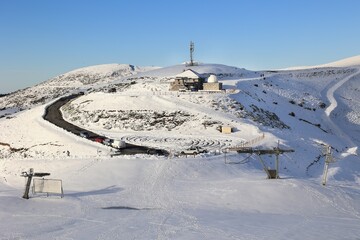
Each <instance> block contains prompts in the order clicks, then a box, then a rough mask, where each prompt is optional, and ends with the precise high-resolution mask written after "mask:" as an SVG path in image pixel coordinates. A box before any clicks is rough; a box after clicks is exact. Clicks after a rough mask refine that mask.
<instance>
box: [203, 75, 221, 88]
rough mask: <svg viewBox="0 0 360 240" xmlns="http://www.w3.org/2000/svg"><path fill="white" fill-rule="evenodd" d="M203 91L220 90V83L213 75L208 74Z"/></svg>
mask: <svg viewBox="0 0 360 240" xmlns="http://www.w3.org/2000/svg"><path fill="white" fill-rule="evenodd" d="M203 89H204V90H205V91H220V90H222V83H219V82H218V80H217V77H216V76H215V75H210V76H209V77H208V79H207V82H206V83H204V84H203Z"/></svg>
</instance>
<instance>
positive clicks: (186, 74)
mask: <svg viewBox="0 0 360 240" xmlns="http://www.w3.org/2000/svg"><path fill="white" fill-rule="evenodd" d="M175 77H176V78H191V79H199V78H201V77H202V76H201V74H200V73H197V72H195V71H194V70H192V69H188V70H186V71H184V72H182V73H180V74H178V75H176V76H175Z"/></svg>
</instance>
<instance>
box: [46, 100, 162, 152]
mask: <svg viewBox="0 0 360 240" xmlns="http://www.w3.org/2000/svg"><path fill="white" fill-rule="evenodd" d="M82 95H83V94H80V93H79V94H73V95H71V96H67V97H62V98H60V99H59V100H57V101H56V102H54V103H53V104H51V105H49V106H48V107H47V108H46V111H45V115H44V119H45V120H47V121H49V122H51V123H53V124H55V125H56V126H58V127H60V128H63V129H65V130H67V131H69V132H71V133H73V134H75V135H78V136H79V137H80V132H83V131H85V132H88V133H89V141H91V139H95V138H97V137H104V136H101V135H99V134H97V133H94V132H91V131H88V130H87V129H84V128H81V127H79V126H76V125H74V124H71V123H69V122H67V121H65V120H64V118H63V116H62V114H61V111H60V108H61V107H62V106H63V105H64V104H66V103H67V102H69V101H71V100H73V99H75V98H78V97H80V96H82ZM104 138H105V137H104ZM99 144H100V143H99ZM119 154H124V155H132V154H154V155H168V152H167V151H165V150H161V149H154V148H148V147H143V146H138V145H134V144H129V143H126V147H125V148H122V149H121V151H120V153H119Z"/></svg>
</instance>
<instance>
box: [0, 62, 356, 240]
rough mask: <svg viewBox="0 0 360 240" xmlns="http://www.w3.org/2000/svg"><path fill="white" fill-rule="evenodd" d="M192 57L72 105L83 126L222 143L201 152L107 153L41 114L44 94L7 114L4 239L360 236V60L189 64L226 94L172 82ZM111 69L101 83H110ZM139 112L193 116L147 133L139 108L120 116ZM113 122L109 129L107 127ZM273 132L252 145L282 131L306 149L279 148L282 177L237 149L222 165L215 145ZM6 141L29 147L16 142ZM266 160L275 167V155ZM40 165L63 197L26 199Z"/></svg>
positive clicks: (1, 137)
mask: <svg viewBox="0 0 360 240" xmlns="http://www.w3.org/2000/svg"><path fill="white" fill-rule="evenodd" d="M113 67H117V66H113ZM104 68H105V69H106V70H104ZM109 68H112V65H110V66H97V67H91V68H87V69H82V70H79V71H81V72H83V74H85V75H86V74H87V73H88V72H92V73H93V74H94V72H96V71H105V72H108V71H110V70H111V69H110V70H109ZM184 68H186V66H184V65H177V66H172V67H167V68H161V69H157V70H152V71H149V72H141V73H137V74H133V75H131V76H128V77H130V78H131V80H132V81H134V82H135V84H132V85H130V86H129V87H128V88H126V89H124V90H123V91H118V92H116V93H107V92H98V91H94V92H92V93H88V94H85V95H84V96H81V97H79V98H77V99H75V100H73V101H72V102H70V103H69V104H68V105H67V106H64V107H63V108H62V112H63V115H64V117H65V118H66V119H68V120H69V121H72V122H73V123H74V124H77V125H81V126H83V127H85V128H87V129H89V130H93V131H95V132H98V133H102V134H104V135H107V136H109V137H113V138H122V139H125V140H126V141H128V142H131V143H136V144H140V145H145V146H151V147H159V148H166V149H168V150H171V151H172V152H175V151H177V150H178V149H180V148H182V149H186V148H187V147H189V146H191V145H199V146H202V147H204V148H207V149H209V150H211V152H210V153H206V154H200V155H198V156H196V157H188V158H186V157H173V156H169V157H164V156H151V155H134V156H116V157H110V149H109V148H108V147H105V146H103V145H101V144H98V143H95V142H91V141H88V140H86V139H83V138H80V137H77V136H75V135H73V134H71V133H69V132H66V131H65V130H62V129H59V128H58V127H56V126H54V125H52V124H51V123H49V122H46V121H45V120H43V119H42V115H43V113H44V110H45V107H46V104H41V105H39V106H37V107H32V108H31V109H27V110H24V111H21V112H18V113H11V114H10V115H9V116H8V118H5V117H4V118H0V128H1V131H0V143H3V144H2V145H1V144H0V156H1V160H0V221H1V222H2V224H1V225H0V239H357V238H358V236H360V229H359V227H358V226H359V225H360V200H359V199H360V198H359V196H360V187H359V183H360V180H359V179H360V178H359V176H360V174H359V173H360V161H359V160H360V159H359V156H358V147H359V143H360V139H359V137H358V136H360V134H354V133H359V131H360V130H359V124H357V123H358V122H357V120H356V116H357V115H358V114H359V109H358V104H357V103H359V100H360V99H359V96H360V95H359V94H358V89H360V85H359V68H358V67H352V68H347V67H345V68H338V67H337V68H329V67H326V68H319V69H306V70H296V71H295V70H293V71H281V72H252V71H248V70H244V69H239V68H235V67H229V66H224V65H218V64H201V65H199V66H195V67H194V68H192V69H194V71H197V72H199V73H201V74H204V73H205V74H210V73H213V74H216V75H217V77H218V79H219V81H220V82H222V83H223V85H224V86H225V87H226V89H227V91H226V92H223V93H216V94H210V93H206V92H199V93H187V92H186V93H177V92H170V91H168V88H169V82H170V81H171V79H173V77H174V76H175V75H177V74H179V73H181V72H182V71H183V69H184ZM353 68H356V70H353ZM111 71H113V70H111ZM262 74H264V76H262ZM104 79H105V77H104V78H103V79H100V80H99V83H96V82H94V83H92V87H94V88H96V87H99V86H103V85H104V84H105V83H104V81H105V80H104ZM123 80H124V78H122V77H121V78H118V79H113V80H111V83H116V82H117V81H118V82H121V81H123ZM64 81H65V80H64ZM67 81H71V80H70V79H68V80H67ZM105 82H106V81H105ZM64 83H66V82H64ZM98 84H99V85H98ZM99 89H100V88H99ZM30 90H31V89H30ZM290 101H293V102H290ZM321 103H324V104H325V105H326V107H321V106H322V105H321ZM47 104H50V103H47ZM133 112H136V113H138V114H140V115H136V116H144V117H147V116H152V115H151V114H153V113H154V112H155V113H156V114H158V113H163V112H164V113H173V112H177V114H180V115H176V114H174V115H172V116H173V117H174V120H173V121H175V120H176V117H179V118H180V119H182V117H183V114H184V113H185V118H184V119H186V121H185V122H183V123H182V124H179V125H177V126H176V127H174V128H169V129H170V130H169V129H168V128H166V127H169V126H170V125H171V124H172V122H171V121H169V122H167V123H166V124H165V125H164V126H163V127H161V126H160V125H159V126H160V127H158V128H155V127H154V126H155V125H154V126H152V127H149V128H148V129H145V130H136V127H139V126H142V125H145V122H146V121H148V120H147V119H145V120H144V119H141V118H139V119H130V120H129V127H128V128H125V127H120V128H117V127H116V126H118V125H117V124H120V123H121V121H119V119H120V118H121V117H124V116H125V115H126V114H128V113H133ZM290 112H293V113H294V114H295V116H290V115H289V113H290ZM141 114H143V115H141ZM274 114H276V116H278V119H276V118H275V117H274V116H275V115H274ZM165 115H166V114H165ZM349 115H351V116H355V119H354V120H351V119H352V118H349V117H348V116H349ZM89 116H92V117H91V118H90V117H89ZM94 116H97V121H94V119H95V118H94ZM101 116H105V117H104V118H102V117H101ZM301 119H302V120H301ZM155 120H156V119H155ZM303 120H306V121H308V122H305V121H303ZM122 121H126V120H125V119H124V120H122ZM149 121H152V120H149ZM205 121H215V122H217V124H219V122H220V123H222V124H224V125H231V126H233V127H234V128H235V129H236V131H235V132H234V133H232V134H230V135H225V134H220V133H219V132H218V131H217V130H216V125H217V124H215V125H209V126H207V127H206V128H205V127H204V125H203V123H204V122H205ZM117 122H120V123H117ZM103 123H106V124H105V125H104V124H103ZM109 124H112V125H111V126H112V128H110V129H109V128H105V126H109ZM317 124H320V126H318V125H317ZM275 125H276V126H275ZM156 126H157V125H156ZM285 126H288V128H286V127H285ZM262 134H265V139H263V140H261V141H259V142H257V143H256V144H255V145H254V146H258V147H262V148H273V147H275V146H277V144H278V142H279V144H280V147H281V148H285V149H294V150H295V152H294V153H287V154H285V155H280V177H281V179H277V180H275V179H273V180H268V179H266V175H265V173H264V172H263V170H262V166H261V164H260V161H259V159H258V158H257V157H256V156H250V157H249V156H247V155H240V154H237V153H231V152H230V153H227V154H226V162H227V163H228V164H225V155H224V154H220V155H215V150H216V151H217V153H219V150H220V149H225V148H227V147H230V146H236V145H238V144H241V143H243V142H245V141H251V140H252V139H254V138H257V137H259V136H262ZM4 144H5V145H4ZM6 144H8V145H6ZM324 144H330V145H331V146H332V147H333V154H334V158H335V159H336V162H335V163H332V164H330V168H329V173H328V184H327V185H326V186H322V185H321V184H320V182H321V177H322V171H323V166H324V158H323V157H321V154H322V148H323V145H324ZM9 145H10V147H11V148H12V149H21V148H25V149H26V150H21V151H15V152H12V150H11V149H10V147H9ZM67 151H69V152H70V155H69V156H68V155H67ZM247 157H249V158H247ZM263 160H264V161H265V162H266V163H267V165H268V166H270V167H271V168H274V156H263ZM29 168H34V169H35V172H50V173H51V175H50V178H54V179H62V180H63V186H64V192H65V197H64V198H60V196H58V195H54V194H53V195H51V194H50V196H49V197H46V196H45V195H41V194H37V195H32V194H31V198H30V199H29V200H25V199H22V198H21V196H22V194H23V191H24V178H23V177H21V176H20V174H21V172H23V171H27V170H28V169H29Z"/></svg>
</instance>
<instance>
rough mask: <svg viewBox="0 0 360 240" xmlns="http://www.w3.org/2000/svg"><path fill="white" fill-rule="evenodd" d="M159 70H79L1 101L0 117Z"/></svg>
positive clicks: (103, 67)
mask: <svg viewBox="0 0 360 240" xmlns="http://www.w3.org/2000/svg"><path fill="white" fill-rule="evenodd" d="M156 68H157V67H138V66H133V65H129V64H103V65H97V66H91V67H85V68H80V69H76V70H73V71H71V72H68V73H65V74H62V75H60V76H57V77H54V78H52V79H49V80H48V81H45V82H43V83H40V84H38V85H36V86H34V87H30V88H26V89H22V90H18V91H16V92H14V93H11V94H9V95H6V96H4V97H0V109H1V111H0V116H2V115H4V114H9V113H11V112H17V111H19V110H23V109H26V108H30V107H32V106H35V105H39V104H44V103H46V102H49V101H51V100H52V99H55V98H57V97H59V96H62V95H65V94H69V93H71V92H78V91H84V90H87V89H90V88H91V87H94V85H98V84H109V83H110V82H112V81H114V80H117V79H121V78H123V77H128V76H131V75H134V74H137V73H139V72H143V71H149V70H152V69H156ZM4 110H7V112H5V111H4Z"/></svg>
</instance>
